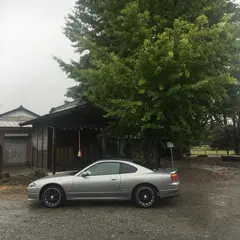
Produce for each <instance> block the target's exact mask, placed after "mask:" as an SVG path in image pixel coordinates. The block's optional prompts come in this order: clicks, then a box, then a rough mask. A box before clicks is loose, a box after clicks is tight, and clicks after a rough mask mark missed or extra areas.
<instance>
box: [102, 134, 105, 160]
mask: <svg viewBox="0 0 240 240" xmlns="http://www.w3.org/2000/svg"><path fill="white" fill-rule="evenodd" d="M105 157H106V134H105V132H104V131H103V133H102V158H105Z"/></svg>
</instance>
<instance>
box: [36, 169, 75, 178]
mask: <svg viewBox="0 0 240 240" xmlns="http://www.w3.org/2000/svg"><path fill="white" fill-rule="evenodd" d="M78 172H79V171H67V172H62V173H57V174H55V175H51V176H46V177H43V178H41V180H42V179H50V178H59V177H66V176H71V175H72V176H73V175H75V174H77V173H78ZM39 180H40V179H39Z"/></svg>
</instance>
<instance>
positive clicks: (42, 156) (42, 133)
mask: <svg viewBox="0 0 240 240" xmlns="http://www.w3.org/2000/svg"><path fill="white" fill-rule="evenodd" d="M43 134H44V127H42V146H41V149H42V169H43V140H44V138H43Z"/></svg>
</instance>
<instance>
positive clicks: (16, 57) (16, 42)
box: [0, 0, 76, 114]
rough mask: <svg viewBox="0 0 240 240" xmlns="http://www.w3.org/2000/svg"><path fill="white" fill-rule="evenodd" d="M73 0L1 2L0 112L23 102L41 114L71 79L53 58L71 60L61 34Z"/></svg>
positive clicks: (56, 100)
mask: <svg viewBox="0 0 240 240" xmlns="http://www.w3.org/2000/svg"><path fill="white" fill-rule="evenodd" d="M75 1H76V0H41V1H39V0H0V105H1V106H0V113H1V112H4V111H7V110H11V109H13V108H16V107H18V106H19V105H23V106H24V107H26V108H28V109H30V110H32V111H34V112H36V113H39V114H44V113H46V112H48V111H49V110H50V108H51V107H53V106H58V105H61V104H63V101H64V99H65V97H64V94H65V93H66V90H67V88H68V87H70V86H72V85H73V84H74V81H72V80H70V79H67V77H66V75H65V73H64V72H63V71H62V70H61V69H60V68H59V66H58V64H57V62H55V61H54V60H53V59H52V56H58V57H61V58H62V59H64V60H65V61H68V60H69V59H72V58H74V53H73V49H72V48H71V42H70V41H69V40H68V39H67V38H66V37H65V35H64V34H63V33H62V27H63V26H64V22H65V21H64V17H65V16H66V15H67V14H68V13H69V12H70V11H71V9H73V7H74V4H75Z"/></svg>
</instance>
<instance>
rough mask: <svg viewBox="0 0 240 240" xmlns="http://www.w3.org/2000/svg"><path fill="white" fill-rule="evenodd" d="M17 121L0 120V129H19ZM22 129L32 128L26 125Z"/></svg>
mask: <svg viewBox="0 0 240 240" xmlns="http://www.w3.org/2000/svg"><path fill="white" fill-rule="evenodd" d="M19 123H21V122H19V121H10V120H6V119H3V118H2V119H1V118H0V128H1V127H6V128H11V127H12V128H16V127H20V126H19ZM24 127H32V126H31V125H27V126H24Z"/></svg>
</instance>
